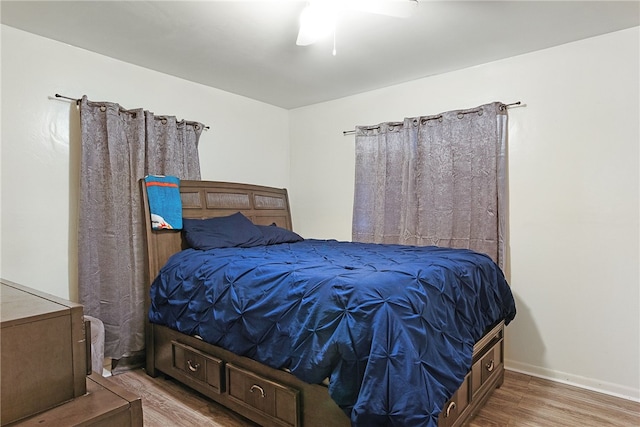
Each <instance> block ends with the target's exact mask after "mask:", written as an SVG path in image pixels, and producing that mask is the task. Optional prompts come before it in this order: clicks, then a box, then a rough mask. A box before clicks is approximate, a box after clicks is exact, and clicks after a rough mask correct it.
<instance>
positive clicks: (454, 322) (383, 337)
mask: <svg viewBox="0 0 640 427" xmlns="http://www.w3.org/2000/svg"><path fill="white" fill-rule="evenodd" d="M181 187H182V189H181V191H182V194H183V204H184V207H183V209H184V212H185V214H184V215H185V218H192V219H193V220H192V221H190V220H189V219H185V228H186V229H187V230H186V231H185V232H183V233H176V232H166V231H163V232H160V231H152V230H150V229H148V230H147V233H148V238H147V241H148V246H149V248H150V249H153V250H150V251H149V254H150V257H149V265H150V269H149V273H150V277H149V279H154V278H155V279H154V280H153V281H152V282H153V283H152V285H151V287H150V291H149V301H148V313H149V329H150V330H151V332H150V333H149V334H148V343H147V356H148V358H147V371H148V372H149V373H150V374H151V375H154V374H155V370H156V369H158V370H160V371H162V372H164V373H166V374H168V375H172V376H176V377H178V379H180V380H183V381H184V382H185V383H186V384H187V385H190V386H192V387H194V388H196V389H197V390H199V391H201V392H205V394H207V395H209V396H210V397H212V398H214V399H215V400H217V401H219V402H220V403H222V404H224V405H226V406H228V407H230V408H231V409H233V410H236V411H238V412H240V413H242V414H243V415H245V416H247V417H248V418H250V419H252V420H253V421H256V422H258V423H260V424H261V425H305V426H307V425H336V424H339V425H349V424H351V425H353V426H367V427H368V426H387V425H389V426H392V425H393V426H436V425H438V424H441V425H459V424H461V423H462V422H464V421H465V420H466V419H468V416H469V415H470V414H471V413H472V412H473V411H475V410H476V409H477V408H474V407H472V405H471V401H472V400H473V399H474V398H476V397H478V396H480V395H482V396H481V397H483V398H486V395H488V392H487V391H485V390H484V389H481V386H483V384H482V383H486V382H494V383H495V384H492V386H493V387H495V386H496V385H499V382H500V381H501V374H502V372H500V375H497V373H498V372H497V368H500V369H503V368H502V364H501V357H502V355H501V351H502V339H503V336H502V327H503V325H504V324H508V323H509V322H510V321H511V320H512V319H513V317H514V316H515V304H514V300H513V296H512V294H511V291H510V289H509V286H508V284H507V282H506V280H505V278H504V276H503V273H502V271H501V270H500V268H498V266H497V265H496V264H495V263H494V262H493V261H492V260H491V259H490V258H489V257H488V256H486V255H483V254H479V253H476V252H473V251H469V250H465V249H450V248H438V247H413V246H400V245H379V244H364V243H355V242H338V241H335V240H313V239H306V240H305V239H302V238H300V237H299V236H297V235H296V234H295V233H292V232H290V231H289V230H290V229H291V225H290V222H291V220H290V213H289V209H288V200H287V198H286V191H285V190H277V189H271V188H269V187H259V186H246V185H241V184H227V183H204V184H203V182H199V181H193V182H184V181H183V183H182V184H181ZM241 195H246V196H247V197H246V199H245V198H244V197H240V196H241ZM239 200H240V203H239V202H238V201H239ZM278 200H280V201H281V202H278ZM247 202H248V203H247ZM242 207H244V209H239V208H242ZM280 210H282V211H283V212H279V211H280ZM232 211H235V212H232ZM238 212H241V213H238ZM210 217H216V218H221V220H218V219H215V220H213V221H217V222H218V223H217V224H215V225H213V226H212V227H213V232H212V231H211V230H212V228H211V227H209V223H208V222H207V221H208V220H205V221H203V220H202V218H210ZM240 217H241V218H240ZM236 220H237V221H236ZM245 220H246V221H245ZM220 221H223V222H224V221H231V222H226V223H224V224H223V225H220V224H221V223H220ZM238 221H239V222H238ZM236 223H239V224H241V225H240V226H236V225H235V224H236ZM270 224H273V225H270ZM216 227H218V228H216ZM252 227H255V229H254V228H252ZM221 230H222V231H221ZM162 233H165V234H162ZM166 233H169V234H166ZM234 233H236V234H239V235H240V237H238V238H236V237H235V235H234ZM221 234H222V235H221ZM162 239H164V240H162ZM234 239H236V241H233V240H234ZM238 239H239V240H238ZM165 240H166V241H167V242H169V241H170V240H171V241H172V243H170V244H166V243H165ZM230 240H231V242H230ZM221 242H222V243H221ZM169 246H172V247H173V248H174V249H168V248H169ZM154 248H155V249H154ZM157 248H160V249H157ZM170 252H175V253H170ZM163 257H165V258H167V260H166V262H165V260H163V259H162V258H163ZM154 270H157V271H154ZM151 275H152V276H151ZM154 330H155V331H154ZM487 331H491V333H490V334H489V335H487ZM496 331H497V332H496ZM483 340H485V341H486V343H487V345H486V346H484V345H483V347H484V348H482V349H479V348H478V343H479V342H481V341H483ZM489 347H491V351H493V352H497V354H495V355H494V354H493V353H491V354H490V355H491V360H490V364H489V362H487V360H489V359H488V357H489V356H487V355H486V354H488V353H487V351H488V350H487V348H489ZM185 348H186V349H187V350H183V349H185ZM474 350H475V351H474ZM479 350H481V351H479ZM183 353H184V354H187V356H184V355H183ZM176 354H178V356H176ZM191 354H194V355H196V356H198V355H200V356H201V357H210V358H211V359H212V360H215V361H216V362H215V363H214V362H209V359H195V358H194V359H193V360H196V362H194V361H189V362H188V364H187V368H185V369H182V368H181V367H180V366H178V365H180V363H182V362H181V360H182V358H183V357H190V356H189V355H191ZM176 358H178V359H180V360H179V361H178V362H176ZM494 359H495V360H494ZM198 360H200V362H197V361H198ZM202 360H205V362H206V363H204V362H202ZM218 361H219V362H218ZM203 363H204V364H205V365H206V370H207V372H206V373H205V374H204V376H203V377H202V378H205V380H204V382H203V384H199V383H198V382H197V381H199V380H201V378H199V377H198V378H195V380H194V379H193V378H190V377H189V376H190V375H193V372H189V371H193V367H194V366H196V365H198V366H199V365H200V364H203ZM209 365H211V366H215V369H214V368H211V369H213V370H214V371H215V374H212V378H214V381H218V383H219V386H217V389H216V387H215V386H214V387H213V388H212V387H211V384H209V383H210V381H209V380H208V379H207V378H208V375H209V374H208V372H209ZM225 365H228V366H227V368H226V369H225ZM475 365H478V366H479V370H480V371H478V372H479V373H478V374H477V375H476V373H475V371H473V372H472V366H474V367H475ZM483 365H486V366H483ZM236 366H239V367H240V368H241V370H240V371H239V372H245V371H247V372H250V373H251V375H253V374H254V373H255V375H256V376H257V378H264V379H265V381H266V384H267V386H269V384H270V382H272V383H275V384H277V385H282V386H283V387H285V388H286V389H287V390H292V391H291V393H294V395H295V399H293V400H291V402H293V403H291V404H289V403H286V399H285V398H282V399H281V400H283V401H285V403H278V402H277V399H278V397H277V395H278V392H277V390H278V389H276V391H275V392H274V393H270V392H265V387H267V386H265V385H261V384H262V383H258V382H256V381H257V380H255V381H253V377H249V378H250V380H246V381H249V382H247V383H246V388H247V391H246V392H245V391H241V392H240V395H234V393H233V392H232V390H235V389H234V388H233V387H236V385H235V383H234V382H233V379H234V378H235V377H234V376H233V375H236V374H235V373H234V372H236V371H234V370H233V369H232V370H230V368H235V367H236ZM494 369H495V371H494ZM486 371H488V372H486ZM185 374H186V375H185ZM225 375H226V376H227V377H228V378H224V377H225ZM183 377H184V378H183ZM218 377H221V378H218ZM476 377H477V379H475V378H476ZM494 377H495V379H493V378H494ZM215 378H218V379H217V380H215ZM485 378H486V379H488V380H486V381H485ZM229 381H232V382H231V383H230V382H229ZM252 382H253V383H252ZM250 383H252V384H250ZM323 383H324V384H325V385H322V384H323ZM242 384H243V385H242V386H244V383H242ZM254 387H257V388H254ZM323 389H324V390H326V392H324V393H323V392H322V391H321V390H323ZM211 390H213V392H212V393H206V392H207V391H211ZM256 390H259V391H260V393H257V392H256V393H254V391H256ZM460 390H463V391H462V392H461V391H460ZM295 393H299V394H295ZM460 393H463V394H464V395H460V396H459V394H460ZM270 394H274V395H276V397H274V399H276V402H275V403H273V404H269V405H271V406H269V405H267V404H266V403H264V402H266V400H267V399H268V396H269V395H270ZM280 395H283V394H282V393H280ZM324 395H328V397H329V399H328V400H329V401H330V402H329V403H327V402H324V401H321V400H318V399H324V397H318V396H324ZM238 396H239V397H238ZM256 396H258V397H256ZM287 396H288V395H287ZM452 397H455V398H456V399H457V400H455V401H453V400H451V399H452ZM256 399H258V400H256ZM451 402H453V404H452V403H451ZM265 405H266V406H265ZM278 405H281V406H282V405H284V406H283V407H279V406H278ZM289 406H294V408H293V409H292V411H293V412H295V414H294V415H291V416H289V415H285V416H280V415H278V413H279V412H280V413H282V412H286V411H289ZM283 408H284V409H283ZM452 410H453V411H454V412H455V411H458V412H459V414H457V415H464V417H459V418H456V419H454V418H453V417H452V418H450V419H447V418H449V416H450V415H451V411H452ZM307 412H308V413H309V414H307Z"/></svg>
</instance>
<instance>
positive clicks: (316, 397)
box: [140, 180, 504, 427]
mask: <svg viewBox="0 0 640 427" xmlns="http://www.w3.org/2000/svg"><path fill="white" fill-rule="evenodd" d="M140 182H141V189H142V200H143V206H144V216H145V223H146V246H147V247H146V252H147V255H148V257H147V258H148V259H147V264H146V265H147V270H146V279H145V283H147V286H150V284H151V283H152V281H153V279H154V278H155V277H156V276H157V274H158V272H159V271H160V269H161V268H162V266H163V265H164V264H165V263H166V261H167V260H168V259H169V257H170V256H171V255H173V254H174V253H176V252H178V251H180V250H182V249H184V248H185V247H186V246H185V242H183V239H182V234H181V233H180V232H179V231H171V230H161V231H156V230H152V229H151V221H150V213H149V203H148V199H147V193H146V187H145V183H144V180H141V181H140ZM180 193H181V198H182V205H183V206H182V211H183V217H184V218H211V217H219V216H227V215H231V214H234V213H236V212H242V214H244V215H245V216H246V217H247V218H249V219H251V220H252V221H253V222H254V223H255V224H259V225H270V224H272V223H276V224H277V225H278V226H280V227H283V228H286V229H289V230H291V229H292V223H291V212H290V209H289V199H288V195H287V190H286V189H278V188H271V187H263V186H259V185H249V184H239V183H227V182H213V181H181V183H180ZM145 294H146V300H145V313H148V311H149V304H150V301H149V289H148V288H146V289H145ZM145 318H146V319H147V320H146V371H147V374H148V375H150V376H152V377H155V376H156V375H158V373H159V372H162V373H164V374H165V375H168V376H171V377H173V378H174V379H176V380H178V381H180V382H182V383H184V384H185V385H187V386H189V387H191V388H193V389H195V390H197V391H199V392H200V393H203V394H204V395H206V396H207V397H209V398H211V399H213V400H214V401H216V402H218V403H220V404H222V405H224V406H226V407H228V408H229V409H231V410H233V411H235V412H237V413H239V414H241V415H243V416H245V417H246V418H248V419H250V420H252V421H254V422H256V423H258V424H260V425H263V426H274V427H275V426H278V427H280V426H304V427H316V426H318V427H319V426H349V425H350V421H349V419H348V417H347V416H346V415H345V414H344V412H343V411H342V410H341V409H340V408H339V407H338V405H337V404H336V403H335V402H334V401H333V400H332V399H331V398H330V396H329V393H328V391H327V390H328V389H327V387H326V386H324V385H318V384H308V383H305V382H303V381H300V380H299V379H297V378H296V377H295V376H293V375H291V374H289V373H287V372H286V371H283V370H278V369H273V368H270V367H268V366H265V365H263V364H261V363H258V362H256V361H254V360H251V359H249V358H246V357H242V356H238V355H236V354H234V353H231V352H229V351H227V350H224V349H222V348H220V347H216V346H213V345H211V344H208V343H206V342H204V341H202V340H200V339H198V338H197V337H192V336H188V335H184V334H182V333H179V332H177V331H174V330H172V329H169V328H167V327H164V326H159V325H154V324H151V323H150V322H149V321H148V317H147V316H145ZM503 343H504V322H501V323H499V324H498V325H496V326H495V327H493V328H492V329H491V330H490V331H488V332H487V334H485V336H484V337H483V338H482V339H480V340H479V341H478V343H476V345H475V346H474V355H473V367H472V370H471V372H470V373H469V374H468V375H467V377H466V379H465V381H464V383H463V384H462V386H461V387H460V389H459V390H458V391H457V392H456V394H455V395H454V396H453V397H452V399H451V400H450V401H449V402H447V404H446V405H445V406H444V410H443V411H442V414H441V415H440V419H439V426H446V427H449V426H461V425H463V424H464V423H465V422H467V421H469V420H470V419H471V417H472V416H473V415H474V414H475V412H476V411H477V410H478V409H479V408H480V407H481V406H482V405H483V404H484V402H486V400H487V399H488V398H489V395H490V393H491V391H492V390H493V389H494V388H496V387H499V386H500V385H501V384H502V382H503V378H504V363H503V360H504V357H503V354H504V351H503V348H504V347H503Z"/></svg>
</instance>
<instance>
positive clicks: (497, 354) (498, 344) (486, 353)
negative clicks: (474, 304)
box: [438, 323, 504, 427]
mask: <svg viewBox="0 0 640 427" xmlns="http://www.w3.org/2000/svg"><path fill="white" fill-rule="evenodd" d="M503 346H504V324H503V323H500V324H499V325H498V326H496V327H495V328H493V329H492V330H491V331H490V332H489V333H488V334H486V335H485V336H484V337H483V338H482V339H481V340H480V341H478V343H476V345H475V346H474V348H473V366H472V368H471V372H469V374H467V376H466V377H465V379H464V382H463V383H462V386H460V388H459V389H458V391H457V392H456V393H455V394H454V395H453V397H451V399H449V401H448V402H447V403H446V404H445V405H444V407H443V410H442V413H441V414H440V417H439V419H438V426H439V427H458V426H461V425H463V424H464V423H465V422H466V421H468V419H469V418H470V417H471V416H472V415H473V414H474V412H475V411H477V410H478V409H479V407H480V405H482V403H484V401H486V400H487V399H488V398H489V395H490V393H491V391H492V390H493V389H494V388H496V386H497V387H499V386H500V385H502V382H503V380H504V357H503V353H504V352H503ZM471 403H473V405H471Z"/></svg>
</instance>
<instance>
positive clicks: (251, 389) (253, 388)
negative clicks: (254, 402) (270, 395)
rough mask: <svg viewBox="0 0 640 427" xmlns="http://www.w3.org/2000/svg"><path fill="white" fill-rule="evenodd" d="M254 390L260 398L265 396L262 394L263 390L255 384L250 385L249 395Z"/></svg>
mask: <svg viewBox="0 0 640 427" xmlns="http://www.w3.org/2000/svg"><path fill="white" fill-rule="evenodd" d="M255 390H258V391H259V392H260V396H262V397H265V396H266V395H265V393H264V389H263V388H262V387H260V386H259V385H257V384H254V385H252V386H251V388H250V389H249V391H250V392H251V393H253V392H254V391H255Z"/></svg>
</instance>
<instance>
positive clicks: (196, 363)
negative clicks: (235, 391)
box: [171, 341, 224, 393]
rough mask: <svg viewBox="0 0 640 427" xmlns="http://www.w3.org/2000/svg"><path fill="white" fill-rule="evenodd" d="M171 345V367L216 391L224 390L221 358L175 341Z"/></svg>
mask: <svg viewBox="0 0 640 427" xmlns="http://www.w3.org/2000/svg"><path fill="white" fill-rule="evenodd" d="M171 344H172V347H173V367H174V368H175V369H178V370H180V371H181V372H182V373H183V374H185V375H187V376H188V377H189V378H191V379H194V380H196V381H198V382H201V383H203V384H206V385H207V386H208V387H209V388H211V389H213V390H214V391H216V392H217V393H222V392H223V391H224V381H223V376H222V374H223V369H222V368H223V362H222V360H220V359H218V358H215V357H213V356H210V355H208V354H206V353H203V352H201V351H199V350H196V349H195V348H193V347H189V346H188V345H185V344H182V343H180V342H177V341H172V342H171Z"/></svg>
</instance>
